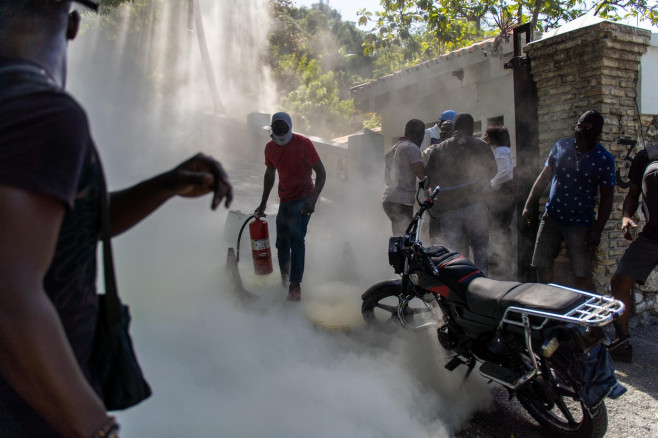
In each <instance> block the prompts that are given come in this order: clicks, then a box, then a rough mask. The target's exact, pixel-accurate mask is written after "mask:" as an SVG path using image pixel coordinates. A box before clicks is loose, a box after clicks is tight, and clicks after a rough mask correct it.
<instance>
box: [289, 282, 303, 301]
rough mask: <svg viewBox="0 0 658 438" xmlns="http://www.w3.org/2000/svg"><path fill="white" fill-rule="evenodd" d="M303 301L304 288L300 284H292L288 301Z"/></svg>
mask: <svg viewBox="0 0 658 438" xmlns="http://www.w3.org/2000/svg"><path fill="white" fill-rule="evenodd" d="M301 299H302V288H301V286H300V285H299V283H290V286H289V287H288V296H287V297H286V301H299V300H301Z"/></svg>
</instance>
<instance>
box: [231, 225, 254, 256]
mask: <svg viewBox="0 0 658 438" xmlns="http://www.w3.org/2000/svg"><path fill="white" fill-rule="evenodd" d="M255 218H256V215H254V214H252V215H251V216H249V217H248V218H247V220H246V221H244V223H243V224H242V227H240V232H239V233H238V246H237V250H236V254H235V263H239V262H240V239H241V238H242V232H243V231H244V227H246V226H247V224H248V223H249V221H250V220H252V219H255Z"/></svg>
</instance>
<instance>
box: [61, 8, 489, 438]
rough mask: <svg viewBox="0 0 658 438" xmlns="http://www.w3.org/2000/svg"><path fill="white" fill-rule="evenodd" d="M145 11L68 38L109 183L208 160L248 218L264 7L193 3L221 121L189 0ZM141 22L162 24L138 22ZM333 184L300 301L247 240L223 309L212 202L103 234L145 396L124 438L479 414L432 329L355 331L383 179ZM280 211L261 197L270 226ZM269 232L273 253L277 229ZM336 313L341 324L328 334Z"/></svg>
mask: <svg viewBox="0 0 658 438" xmlns="http://www.w3.org/2000/svg"><path fill="white" fill-rule="evenodd" d="M149 3H151V6H149V7H148V8H146V9H137V10H136V11H133V12H130V11H129V9H128V8H126V7H122V8H121V9H120V10H119V11H118V13H117V14H115V15H113V16H111V17H102V18H98V17H91V16H88V15H85V16H84V20H85V21H86V22H87V25H86V27H85V28H84V32H83V34H82V35H80V36H79V40H78V41H74V42H73V43H71V48H70V64H69V66H70V73H69V90H70V91H71V92H72V93H73V94H74V96H76V97H77V98H78V99H79V101H80V102H81V103H82V105H83V106H84V107H85V108H86V109H87V111H88V114H89V117H90V124H91V128H92V135H93V137H94V139H95V140H96V142H97V145H98V148H99V150H100V153H101V156H102V157H103V160H104V163H105V167H106V173H107V177H108V180H109V186H110V187H111V188H112V189H119V188H123V187H126V186H128V185H131V184H134V183H136V182H138V181H139V180H141V179H144V178H148V177H150V176H152V175H154V174H156V173H158V172H161V171H163V170H166V169H168V168H170V167H173V166H175V165H176V164H178V163H179V162H181V161H183V160H184V159H186V158H187V157H189V156H190V155H192V154H193V153H195V152H197V151H199V150H203V151H205V152H208V153H210V154H212V155H214V156H216V157H217V158H218V159H220V160H221V161H222V163H223V164H224V166H225V167H226V170H227V171H228V173H229V175H230V177H231V180H232V182H233V184H234V186H235V201H234V204H233V206H232V209H233V210H241V211H243V212H246V213H251V212H253V210H254V209H255V208H256V206H257V205H258V203H259V201H260V196H261V190H262V178H263V172H264V166H263V164H262V158H261V157H260V156H257V157H252V156H245V154H244V151H243V149H244V147H245V145H244V144H242V143H241V141H242V142H244V138H241V137H240V135H239V133H240V132H241V129H243V128H241V127H240V126H241V124H244V117H245V115H246V114H247V113H248V112H250V111H254V110H256V109H258V108H263V109H265V110H271V109H273V108H274V105H273V102H274V101H275V100H274V97H273V96H274V94H273V91H272V90H273V88H272V87H271V84H269V83H268V76H267V73H268V72H267V71H266V70H262V69H261V68H260V67H259V66H260V65H261V64H262V62H260V61H259V59H260V58H259V57H260V56H263V50H264V47H265V43H266V36H267V33H266V29H267V21H266V19H265V15H264V14H265V13H266V4H265V1H264V0H248V1H240V2H239V3H238V2H235V1H233V2H230V1H226V2H225V1H222V2H212V1H210V0H204V1H201V2H200V3H198V5H199V6H200V7H201V8H202V9H201V10H202V11H203V18H204V26H205V31H206V37H207V41H208V46H209V53H210V54H211V59H212V60H213V62H216V63H217V64H215V66H214V69H215V71H216V72H218V73H219V72H221V75H220V74H218V83H219V84H221V85H220V96H221V98H222V103H223V105H224V106H225V107H227V108H229V110H228V111H227V114H225V115H222V116H221V117H220V116H218V115H217V114H211V113H212V102H211V100H210V98H209V96H208V93H209V92H208V86H207V82H206V79H205V76H204V72H203V68H202V66H201V60H200V57H199V55H198V54H199V48H198V46H197V45H196V42H195V41H194V35H193V33H194V28H193V27H191V26H190V24H191V23H192V22H191V21H190V20H191V18H190V15H189V13H188V12H189V11H188V10H186V9H185V8H184V7H183V5H188V6H189V5H190V4H192V3H195V4H197V3H196V2H149ZM245 14H246V15H245ZM249 14H251V15H249ZM248 16H249V17H251V18H249V19H247V18H248ZM154 17H155V22H156V23H157V24H156V25H155V26H153V27H152V28H143V26H145V24H144V23H145V22H146V20H147V19H152V18H154ZM253 23H258V25H253ZM139 26H142V28H140V29H141V30H140V31H135V29H137V28H139ZM243 32H247V33H248V35H244V34H243ZM249 32H253V33H251V34H249ZM190 34H192V35H190ZM242 58H244V59H242ZM247 58H249V59H247ZM245 84H249V87H247V86H246V85H245ZM330 184H334V182H331V181H330V182H328V188H327V191H326V192H327V194H326V196H323V198H322V199H321V200H320V202H319V204H318V207H317V209H316V214H314V216H313V218H312V219H311V223H310V225H309V233H308V236H307V257H306V259H307V266H306V274H305V277H304V283H303V284H302V288H303V299H302V302H301V303H300V304H299V305H296V304H290V303H286V302H285V301H284V297H285V290H284V289H283V288H282V287H281V285H280V279H279V277H278V269H277V267H276V257H274V265H275V272H274V273H273V274H271V275H269V276H261V277H258V276H255V275H254V274H253V273H252V272H253V269H252V266H251V264H250V261H249V258H250V256H249V246H248V242H247V239H248V236H247V235H246V233H245V235H244V236H243V242H242V247H241V249H242V257H241V261H240V272H241V273H242V276H243V280H244V283H245V287H246V288H247V289H248V290H251V291H252V292H254V293H256V294H257V295H258V296H259V299H258V300H257V301H256V302H254V303H252V304H250V305H247V306H245V305H244V304H242V303H241V302H240V301H239V300H237V299H236V297H235V295H234V293H233V291H232V289H231V287H230V279H229V277H228V275H227V273H226V269H225V268H226V254H227V250H228V248H229V247H235V246H236V239H237V236H236V235H235V234H234V233H232V232H225V231H226V230H230V229H231V228H230V227H227V218H228V212H227V211H226V210H224V209H223V208H220V209H218V211H215V212H211V210H210V201H211V200H210V198H209V197H206V198H201V199H194V200H189V199H173V200H171V201H170V202H168V203H167V204H166V205H165V206H163V207H162V208H161V209H160V210H159V211H157V212H156V213H154V214H153V215H152V216H151V217H149V218H148V219H146V220H145V221H144V222H143V223H141V224H139V225H138V226H136V227H135V228H134V229H133V230H130V231H128V232H127V233H125V234H123V235H121V236H119V237H117V238H115V239H114V250H115V264H116V269H117V275H118V281H119V291H120V293H121V296H122V297H123V299H124V301H126V302H127V303H128V304H129V305H130V306H131V311H132V315H133V324H132V334H133V338H134V342H135V347H136V350H137V354H138V356H139V358H140V361H141V364H142V367H143V369H144V371H145V373H146V375H147V378H148V379H149V381H150V383H151V385H152V387H153V390H154V395H153V396H152V398H151V399H149V400H146V401H145V402H143V403H142V404H140V405H138V406H137V407H135V408H132V409H130V410H128V411H126V412H121V413H119V414H118V418H119V421H120V423H121V424H122V431H121V436H122V437H124V438H125V437H127V438H131V437H150V436H159V437H179V436H187V437H220V436H225V437H310V436H313V437H335V436H342V437H399V436H406V437H430V436H431V437H447V436H450V435H451V434H452V433H453V432H454V431H455V430H456V429H458V428H459V427H460V425H461V424H462V423H463V421H465V420H466V419H468V417H469V416H470V415H472V413H473V412H474V411H475V410H477V409H483V408H485V407H486V406H487V404H488V401H489V390H488V387H487V386H486V385H485V384H484V383H483V382H482V380H480V379H479V378H478V376H473V377H471V378H470V380H469V381H468V382H467V384H465V385H462V384H461V382H460V380H461V376H462V375H463V372H461V371H456V372H454V373H448V372H447V371H446V370H444V369H443V364H444V363H445V361H446V358H445V352H444V351H443V350H442V349H441V348H440V347H439V346H438V343H437V341H436V332H435V331H432V330H430V331H427V332H422V333H410V332H404V331H403V330H402V329H400V330H395V331H392V332H387V333H376V332H374V331H372V330H369V329H368V328H366V327H364V326H363V325H362V321H361V317H360V303H361V299H360V294H361V293H362V292H363V291H364V290H365V289H366V288H367V287H368V286H369V285H370V284H373V283H375V282H377V281H382V280H387V279H390V278H393V275H394V274H393V272H392V271H391V270H390V268H389V267H388V263H387V258H386V248H387V239H388V233H389V224H388V221H387V219H386V217H385V215H384V213H383V211H381V206H380V201H379V199H380V198H379V196H377V197H373V196H371V193H370V192H375V193H379V191H380V187H379V184H380V181H379V180H378V181H373V182H372V184H368V185H367V186H366V187H348V186H340V187H334V188H333V190H332V188H331V186H330ZM336 184H338V183H336ZM344 184H347V183H344ZM369 191H370V192H369ZM341 194H342V195H341ZM277 202H278V201H277V196H276V194H275V193H273V194H272V195H271V197H270V201H269V204H268V210H267V211H268V213H269V214H271V215H272V216H273V215H274V214H275V212H276V208H277ZM270 234H271V236H272V237H271V239H272V244H273V243H274V229H273V226H271V227H270ZM245 242H247V243H245ZM274 251H275V250H274ZM100 283H102V282H99V284H100ZM100 288H101V289H102V284H101V286H100ZM313 320H315V322H313ZM335 321H339V323H338V327H337V328H338V329H336V327H335V326H334V329H327V327H326V326H327V325H331V324H332V323H333V322H335ZM346 326H349V327H350V330H349V331H347V330H344V329H345V327H346ZM474 374H475V373H474Z"/></svg>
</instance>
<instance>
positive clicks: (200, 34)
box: [190, 0, 226, 114]
mask: <svg viewBox="0 0 658 438" xmlns="http://www.w3.org/2000/svg"><path fill="white" fill-rule="evenodd" d="M190 6H191V7H192V9H193V15H194V28H195V31H196V36H197V41H198V42H199V50H200V51H201V60H202V61H203V67H204V69H205V71H206V79H207V80H208V87H209V88H210V96H211V97H212V102H213V110H214V111H213V112H214V113H215V114H226V109H225V108H224V105H222V101H221V99H220V98H219V89H218V88H217V80H216V79H215V72H214V71H213V68H212V63H211V62H210V52H208V43H207V42H206V33H205V31H204V30H203V19H202V18H201V7H200V6H199V0H190Z"/></svg>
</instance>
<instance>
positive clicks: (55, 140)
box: [0, 84, 102, 436]
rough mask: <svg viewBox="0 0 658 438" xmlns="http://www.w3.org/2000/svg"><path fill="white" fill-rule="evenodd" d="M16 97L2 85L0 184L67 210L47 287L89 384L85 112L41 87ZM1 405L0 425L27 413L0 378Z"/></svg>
mask: <svg viewBox="0 0 658 438" xmlns="http://www.w3.org/2000/svg"><path fill="white" fill-rule="evenodd" d="M24 86H25V85H24V84H23V87H24ZM35 89H37V90H39V88H38V87H35ZM19 94H20V95H18V96H14V97H9V98H8V97H7V96H11V95H12V90H11V87H0V184H1V185H5V186H12V187H16V188H19V189H23V190H27V191H31V192H37V193H41V194H44V195H47V196H51V197H53V198H55V199H58V200H60V201H61V202H62V203H63V204H64V205H65V206H66V213H65V216H64V218H63V222H62V225H61V229H60V233H59V237H58V241H57V247H56V250H55V254H54V257H53V260H52V263H51V265H50V267H49V269H48V272H47V274H46V277H45V279H44V289H45V291H46V293H47V295H48V297H49V298H50V300H51V301H52V302H53V304H54V306H55V308H56V309H57V312H58V314H59V317H60V319H61V321H62V325H63V326H64V330H65V331H66V335H67V337H68V340H69V343H70V344H71V347H72V349H73V352H74V354H75V357H76V359H77V360H78V363H79V364H80V367H81V369H82V370H83V372H84V373H85V375H86V376H87V378H88V379H89V380H90V381H92V385H93V384H94V382H93V379H91V378H90V375H89V371H88V368H87V360H88V358H89V355H90V354H91V349H92V346H93V339H94V334H95V327H96V319H97V309H98V301H97V295H96V287H95V284H96V247H97V243H98V239H99V236H100V228H101V222H100V220H101V219H100V199H101V197H100V196H101V190H102V185H101V178H102V172H101V169H100V163H99V161H98V157H97V154H96V150H95V147H94V144H93V141H92V139H91V136H90V134H89V126H88V123H87V117H86V114H85V112H84V110H83V109H82V108H81V107H80V106H79V105H78V104H77V103H76V102H75V101H74V100H73V98H72V97H70V96H69V95H68V94H66V93H64V92H63V91H58V90H43V89H42V90H41V91H36V92H33V93H29V94H25V93H24V92H21V93H19ZM0 399H1V401H0V423H2V422H3V421H4V420H5V418H4V417H3V415H6V412H7V410H13V411H14V413H13V414H12V416H11V421H13V422H15V421H19V422H20V421H21V420H19V418H17V416H18V417H21V416H23V414H20V413H19V412H23V411H24V409H25V407H24V406H23V405H22V402H21V401H20V399H17V396H16V394H15V393H13V391H12V390H11V388H9V386H8V385H7V383H6V382H5V381H4V380H3V379H2V378H1V377H0ZM3 411H4V412H3ZM24 417H26V418H29V415H28V414H25V416H24ZM0 431H2V427H0ZM25 435H26V436H31V435H30V434H29V433H27V432H26V433H25Z"/></svg>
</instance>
